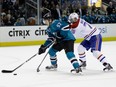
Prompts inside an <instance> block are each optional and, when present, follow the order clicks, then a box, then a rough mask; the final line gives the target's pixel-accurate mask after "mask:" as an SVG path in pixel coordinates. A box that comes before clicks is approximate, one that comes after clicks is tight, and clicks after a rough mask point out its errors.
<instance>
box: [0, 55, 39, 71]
mask: <svg viewBox="0 0 116 87" xmlns="http://www.w3.org/2000/svg"><path fill="white" fill-rule="evenodd" d="M37 54H38V53H36V54H34V55H33V56H32V57H30V58H29V59H28V60H26V61H25V62H23V63H22V64H20V65H19V66H18V67H16V68H15V69H13V70H2V71H1V72H2V73H12V72H14V71H15V70H17V69H18V68H20V67H21V66H22V65H24V64H25V63H26V62H28V61H29V60H31V59H32V58H34V57H35V56H36V55H37Z"/></svg>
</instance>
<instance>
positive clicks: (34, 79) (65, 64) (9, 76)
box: [0, 41, 116, 87]
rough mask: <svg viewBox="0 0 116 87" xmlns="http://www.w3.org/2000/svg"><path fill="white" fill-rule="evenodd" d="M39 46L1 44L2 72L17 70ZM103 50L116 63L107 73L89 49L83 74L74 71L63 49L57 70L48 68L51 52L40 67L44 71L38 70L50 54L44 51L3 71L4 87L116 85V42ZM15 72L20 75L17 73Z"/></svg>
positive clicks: (106, 44)
mask: <svg viewBox="0 0 116 87" xmlns="http://www.w3.org/2000/svg"><path fill="white" fill-rule="evenodd" d="M78 45H79V44H78V43H76V44H75V55H76V57H77V59H78V53H77V46H78ZM38 48H39V45H38V46H37V45H36V46H18V47H0V71H1V70H3V69H8V70H13V69H14V68H16V67H17V66H19V65H20V64H21V63H23V62H25V61H26V60H27V59H29V58H30V57H31V56H33V55H34V54H36V53H37V51H38ZM47 51H48V50H47ZM47 51H46V52H47ZM102 53H103V54H104V55H105V56H106V58H107V60H108V61H109V63H110V64H111V65H112V66H113V68H114V70H113V71H110V72H103V71H102V69H103V66H102V64H101V63H100V62H99V61H98V60H97V59H95V58H94V57H93V55H92V54H91V53H90V51H88V52H87V68H86V70H83V73H82V74H81V75H79V74H72V73H70V70H71V69H72V68H73V67H72V65H71V63H70V62H69V60H68V59H67V58H66V55H65V53H64V51H61V52H59V53H57V58H58V69H57V71H46V70H45V67H46V66H47V65H50V60H49V55H47V57H46V59H45V60H44V62H43V63H42V65H41V66H40V72H36V69H37V67H38V65H39V64H40V62H41V61H42V59H43V58H44V56H45V54H46V53H44V54H42V55H37V56H36V57H34V58H33V59H31V60H30V61H29V62H27V63H25V64H24V65H23V66H22V67H20V68H19V69H17V70H16V71H15V72H13V73H1V72H0V87H116V83H115V82H116V41H113V42H103V44H102ZM14 73H17V75H13V74H14Z"/></svg>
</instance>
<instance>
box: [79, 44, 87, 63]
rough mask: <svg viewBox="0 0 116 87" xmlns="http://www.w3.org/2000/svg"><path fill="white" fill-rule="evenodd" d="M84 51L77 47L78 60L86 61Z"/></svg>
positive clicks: (82, 48) (80, 46) (81, 47)
mask: <svg viewBox="0 0 116 87" xmlns="http://www.w3.org/2000/svg"><path fill="white" fill-rule="evenodd" d="M85 50H86V49H85V48H84V47H83V46H82V45H79V46H78V55H79V60H81V61H86V53H85Z"/></svg>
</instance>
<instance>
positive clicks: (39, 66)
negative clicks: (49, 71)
mask: <svg viewBox="0 0 116 87" xmlns="http://www.w3.org/2000/svg"><path fill="white" fill-rule="evenodd" d="M54 43H55V41H54V42H52V43H51V44H50V45H51V47H52V46H53V45H54ZM48 53H49V51H48V52H47V53H46V55H45V56H44V58H43V59H42V61H41V63H40V64H39V66H38V67H37V72H39V71H40V69H39V68H40V66H41V64H42V63H43V61H44V60H45V58H46V56H47V55H48Z"/></svg>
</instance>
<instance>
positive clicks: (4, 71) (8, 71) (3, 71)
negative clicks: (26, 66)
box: [1, 70, 13, 73]
mask: <svg viewBox="0 0 116 87" xmlns="http://www.w3.org/2000/svg"><path fill="white" fill-rule="evenodd" d="M1 72H2V73H12V72H13V70H2V71H1Z"/></svg>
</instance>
